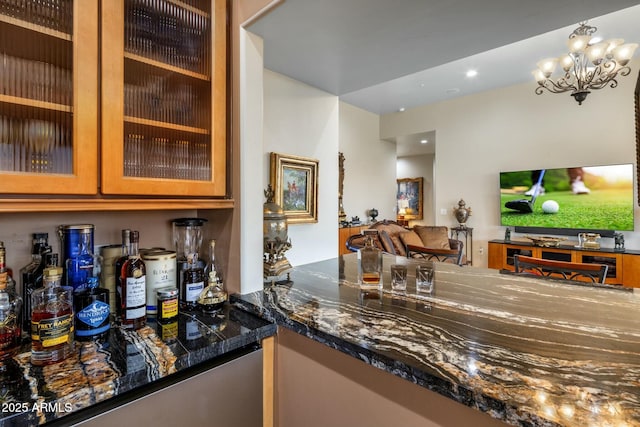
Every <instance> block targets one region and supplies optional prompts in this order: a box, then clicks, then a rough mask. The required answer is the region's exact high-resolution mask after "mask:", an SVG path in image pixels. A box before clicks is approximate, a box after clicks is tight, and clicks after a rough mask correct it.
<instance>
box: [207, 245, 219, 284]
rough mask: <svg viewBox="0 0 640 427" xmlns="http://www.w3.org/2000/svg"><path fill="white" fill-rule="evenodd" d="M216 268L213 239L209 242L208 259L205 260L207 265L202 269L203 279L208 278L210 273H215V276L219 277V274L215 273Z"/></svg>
mask: <svg viewBox="0 0 640 427" xmlns="http://www.w3.org/2000/svg"><path fill="white" fill-rule="evenodd" d="M217 267H218V266H217V265H216V241H215V240H214V239H211V240H209V259H208V260H207V264H206V265H205V267H204V277H209V273H211V272H212V271H215V272H216V275H217V276H218V277H220V274H219V272H218V271H217V270H218V268H217Z"/></svg>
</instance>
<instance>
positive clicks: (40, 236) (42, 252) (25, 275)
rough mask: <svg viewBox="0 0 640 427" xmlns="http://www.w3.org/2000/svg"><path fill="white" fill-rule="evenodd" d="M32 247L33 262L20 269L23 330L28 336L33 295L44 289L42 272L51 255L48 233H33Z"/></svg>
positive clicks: (19, 291)
mask: <svg viewBox="0 0 640 427" xmlns="http://www.w3.org/2000/svg"><path fill="white" fill-rule="evenodd" d="M32 238H33V240H32V246H31V262H29V264H27V265H25V266H24V267H22V268H21V269H20V278H21V279H22V288H21V289H20V290H18V293H21V294H22V301H24V310H22V330H23V331H24V332H25V333H26V334H28V333H29V332H30V331H31V294H32V293H33V291H35V290H36V289H38V288H41V287H42V272H43V271H44V269H45V267H46V256H47V255H49V254H51V246H49V234H48V233H33V235H32Z"/></svg>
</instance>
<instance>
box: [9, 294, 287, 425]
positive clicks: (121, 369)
mask: <svg viewBox="0 0 640 427" xmlns="http://www.w3.org/2000/svg"><path fill="white" fill-rule="evenodd" d="M275 332H276V325H275V324H273V323H271V322H267V321H264V320H262V319H260V318H258V317H256V316H254V315H252V314H250V313H247V312H246V311H243V310H239V309H237V308H235V307H232V306H228V305H227V306H225V308H224V310H223V311H221V312H220V313H219V314H217V315H212V316H209V315H203V314H201V313H197V314H194V315H191V314H182V313H181V314H180V315H179V316H178V319H177V320H176V321H175V322H172V323H170V324H165V325H161V324H157V323H156V322H155V320H154V319H153V318H152V317H149V318H148V323H147V326H145V327H144V328H142V329H140V330H138V331H125V330H123V329H120V328H117V327H113V328H112V329H111V331H110V333H109V335H108V337H107V339H106V340H104V341H102V342H78V341H77V342H76V343H75V345H76V350H77V351H76V353H75V354H74V355H73V356H71V357H69V358H68V359H66V360H64V361H62V362H60V363H56V364H53V365H49V366H44V367H35V366H32V365H31V363H30V352H29V349H30V347H29V346H30V343H28V342H27V343H25V345H24V346H23V347H24V351H23V352H22V353H20V354H18V355H16V356H15V357H14V358H13V360H12V363H11V365H10V366H9V371H8V372H6V373H5V374H4V376H2V382H1V384H0V406H1V410H2V411H1V413H0V426H20V427H24V426H32V425H38V424H43V423H52V424H61V425H67V424H68V423H70V422H71V421H74V422H77V421H79V420H81V419H83V418H86V417H89V416H92V415H95V413H94V412H96V411H97V412H98V413H100V411H102V410H104V409H105V408H108V407H114V406H119V405H120V404H122V403H124V402H126V401H128V400H130V399H132V398H135V397H136V396H137V395H144V394H146V393H148V392H149V391H150V390H149V389H150V388H151V387H158V388H161V387H166V386H168V385H169V384H171V383H172V382H175V381H179V380H181V379H184V378H187V377H188V376H190V375H192V374H193V373H197V372H198V370H201V369H209V368H211V367H214V366H216V365H217V364H221V363H224V362H226V361H227V360H230V359H231V358H233V357H238V356H240V355H242V354H246V352H249V351H253V350H254V349H255V348H257V346H258V344H259V343H260V341H261V340H262V339H263V338H266V337H268V336H271V335H274V334H275ZM192 372H193V373H192ZM151 391H152V390H151ZM97 405H104V406H103V407H102V408H101V409H100V410H97V409H96V406H97Z"/></svg>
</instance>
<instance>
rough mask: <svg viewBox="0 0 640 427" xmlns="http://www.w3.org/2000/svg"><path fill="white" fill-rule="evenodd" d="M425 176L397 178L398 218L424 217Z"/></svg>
mask: <svg viewBox="0 0 640 427" xmlns="http://www.w3.org/2000/svg"><path fill="white" fill-rule="evenodd" d="M423 181H424V178H423V177H419V178H400V179H397V183H398V189H397V192H396V207H397V211H398V213H397V219H398V220H410V219H422V218H423V193H422V191H423Z"/></svg>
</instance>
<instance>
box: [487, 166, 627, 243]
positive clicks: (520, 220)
mask: <svg viewBox="0 0 640 427" xmlns="http://www.w3.org/2000/svg"><path fill="white" fill-rule="evenodd" d="M633 188H634V187H633V164H620V165H606V166H583V167H571V168H556V169H537V170H522V171H511V172H501V173H500V223H501V225H503V226H509V227H514V229H515V231H516V232H522V233H546V234H560V235H572V234H577V233H579V232H596V233H600V234H601V235H602V236H603V237H604V236H613V233H614V231H632V230H633V229H634V224H633V210H634V199H633Z"/></svg>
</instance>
